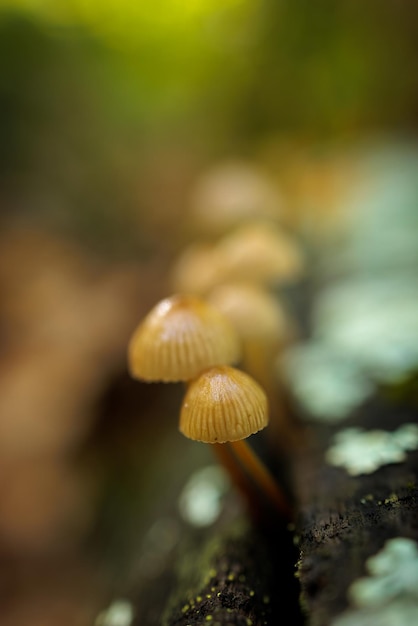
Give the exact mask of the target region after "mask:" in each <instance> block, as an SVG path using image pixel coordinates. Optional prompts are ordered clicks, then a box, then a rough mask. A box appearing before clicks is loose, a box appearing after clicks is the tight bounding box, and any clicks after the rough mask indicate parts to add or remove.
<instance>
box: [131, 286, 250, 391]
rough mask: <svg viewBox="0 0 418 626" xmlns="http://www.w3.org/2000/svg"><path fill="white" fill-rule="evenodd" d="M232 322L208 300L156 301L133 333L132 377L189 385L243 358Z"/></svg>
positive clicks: (176, 297)
mask: <svg viewBox="0 0 418 626" xmlns="http://www.w3.org/2000/svg"><path fill="white" fill-rule="evenodd" d="M240 351H241V346H240V340H239V337H238V333H237V331H236V330H235V328H234V327H233V325H232V323H231V322H230V321H229V320H228V319H227V318H226V317H225V316H224V315H223V313H221V312H220V311H218V309H216V308H215V307H214V306H213V305H211V304H209V303H207V302H206V301H205V300H204V299H202V298H199V297H198V296H193V295H183V294H174V295H172V296H170V297H168V298H165V299H163V300H161V301H160V302H158V303H157V304H156V305H155V306H154V307H153V308H152V309H151V311H150V312H149V313H148V315H147V316H146V317H145V318H144V319H143V320H142V322H141V323H140V324H139V325H138V327H137V328H136V330H135V331H134V333H133V335H132V337H131V339H130V342H129V346H128V366H129V371H130V374H131V376H132V377H133V378H136V379H139V380H144V381H147V382H153V381H154V382H157V381H161V382H178V381H188V380H190V379H192V378H194V377H195V376H197V374H199V373H200V372H201V371H202V370H204V369H205V368H207V367H210V366H212V365H219V364H232V363H235V362H237V361H238V360H239V358H240Z"/></svg>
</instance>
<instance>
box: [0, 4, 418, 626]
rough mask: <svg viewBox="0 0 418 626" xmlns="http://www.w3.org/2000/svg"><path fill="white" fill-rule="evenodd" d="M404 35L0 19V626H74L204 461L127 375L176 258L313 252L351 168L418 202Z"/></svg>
mask: <svg viewBox="0 0 418 626" xmlns="http://www.w3.org/2000/svg"><path fill="white" fill-rule="evenodd" d="M417 13H418V11H417V7H416V4H415V3H414V2H411V1H409V0H401V1H398V0H396V1H395V0H371V1H370V2H358V1H356V0H354V1H353V0H339V1H331V0H321V1H320V2H315V3H313V2H309V1H308V0H301V1H300V2H291V1H286V0H280V1H276V0H263V1H259V2H256V1H255V0H210V1H209V0H200V1H199V2H198V1H196V0H188V1H183V2H181V1H180V0H155V1H154V2H134V1H133V0H108V1H107V2H103V1H100V2H99V1H98V0H91V1H87V0H72V1H71V0H68V1H67V2H65V1H58V2H54V1H48V0H45V1H42V0H26V1H25V0H10V2H8V1H7V0H1V1H0V137H1V139H0V372H1V374H0V572H1V573H0V622H1V624H2V626H12V625H13V626H23V625H24V624H28V623H31V624H32V626H36V625H37V624H39V625H40V624H42V626H48V625H49V624H51V626H52V625H53V624H54V625H55V624H57V623H59V624H61V626H65V625H66V624H68V625H72V626H73V625H77V626H78V625H80V626H85V625H86V626H87V625H88V624H93V623H94V619H95V616H96V614H97V613H98V612H99V611H100V610H101V608H102V607H103V605H104V604H105V603H106V601H107V599H108V597H109V596H111V595H112V594H113V593H114V590H115V588H117V586H118V585H120V587H121V589H122V588H123V580H124V572H126V571H127V569H129V567H130V554H131V550H132V546H134V545H135V546H137V547H138V546H140V543H141V537H142V535H143V534H146V532H147V529H148V528H149V527H151V526H152V520H153V519H154V516H155V510H156V509H158V507H159V506H164V502H165V501H166V499H167V497H168V495H167V489H168V487H167V480H168V479H167V472H168V473H169V474H170V475H171V478H170V480H171V482H170V483H169V486H170V490H171V491H174V492H175V490H176V488H177V487H178V486H179V485H181V484H182V481H183V480H184V477H185V476H186V475H187V472H188V471H189V469H188V467H187V463H186V460H185V459H186V458H187V455H186V454H185V451H186V450H187V454H191V455H192V458H193V462H195V461H196V463H197V464H199V463H202V462H203V461H202V458H201V457H200V456H199V454H200V452H199V454H198V453H197V452H194V448H193V452H190V448H189V446H188V442H184V441H183V440H182V438H181V437H180V436H179V435H178V434H177V432H176V428H173V423H175V422H176V415H175V413H176V411H177V408H178V403H179V398H180V394H181V390H180V391H179V390H177V389H176V388H173V389H172V390H171V389H170V391H169V392H167V391H166V390H165V389H164V391H163V390H162V388H161V386H159V385H156V386H152V385H151V386H149V385H141V384H139V383H137V382H134V381H132V380H131V379H130V377H129V375H128V373H127V368H126V347H127V342H128V340H129V337H130V335H131V333H132V331H133V329H134V328H135V326H136V324H137V323H138V321H139V320H140V319H141V318H142V316H143V315H144V314H145V312H147V310H148V309H149V308H150V307H151V306H152V305H153V304H154V303H155V302H156V301H157V300H158V299H159V298H161V297H164V296H165V295H167V294H168V293H170V292H171V290H172V289H173V285H172V283H171V282H170V277H171V275H172V269H173V266H174V264H175V262H176V259H177V258H178V255H179V254H181V252H182V251H183V250H184V249H185V247H187V246H189V245H190V244H193V243H195V242H197V241H201V240H205V241H213V240H214V239H215V238H217V237H219V236H221V235H223V234H224V233H225V232H227V230H228V228H231V226H232V225H236V224H237V223H239V222H240V221H241V220H243V219H247V218H248V217H251V218H252V217H260V216H261V217H263V218H266V219H269V220H273V221H274V222H275V223H276V222H277V223H280V224H281V225H283V226H284V227H286V229H288V230H289V231H291V232H292V233H293V234H294V235H295V236H296V237H297V238H299V240H300V242H301V245H302V246H304V247H305V248H306V249H307V251H308V252H309V253H312V251H317V250H321V248H322V247H327V246H331V247H332V245H333V244H335V239H333V233H334V232H335V228H336V225H338V224H339V223H340V218H341V207H342V206H343V205H344V204H345V199H346V198H347V196H348V195H349V194H350V193H351V192H352V190H353V188H357V185H358V184H359V182H363V181H364V175H365V174H364V171H365V170H364V164H365V163H367V164H368V166H369V168H370V160H371V158H372V165H373V167H372V170H373V175H374V176H379V175H381V176H382V178H384V177H386V175H387V172H388V171H393V169H394V168H395V169H396V168H397V171H398V172H402V171H405V167H406V168H407V169H408V168H409V169H408V172H409V179H408V180H409V181H412V180H414V179H415V180H416V176H415V174H414V170H415V171H416V169H415V168H416V165H417V163H418V161H417V156H416V155H417V152H416V148H417V146H416V136H417V125H418V64H417V60H418V14H417ZM399 155H401V156H399ZM379 159H380V160H379ZM379 173H381V174H379ZM417 173H418V171H417ZM396 184H402V182H401V183H399V177H398V183H397V182H396V181H395V182H394V185H395V189H394V190H393V187H392V192H393V194H394V195H393V198H394V204H396ZM415 199H416V196H415ZM364 202H365V204H364V207H362V208H361V210H360V213H362V212H363V213H367V210H368V208H367V199H366V200H364ZM414 207H415V208H412V209H411V210H412V211H416V205H414ZM408 215H410V213H408ZM392 218H393V220H394V221H393V223H396V211H395V214H392ZM373 224H374V227H376V228H379V221H378V220H377V221H375V222H373ZM376 224H377V226H376ZM414 224H415V225H416V221H415V222H414ZM337 228H338V226H337ZM406 230H408V229H406ZM415 243H416V240H415ZM377 245H378V243H377ZM402 247H403V246H402V245H401V246H400V248H402ZM411 250H412V248H411ZM388 255H390V250H389V251H388ZM313 257H314V258H316V257H315V253H314V255H313ZM328 271H329V272H330V273H331V274H332V271H333V268H332V266H329V267H328ZM339 271H341V268H339ZM173 413H174V415H173ZM199 451H200V449H199ZM204 454H206V453H204ZM193 455H197V457H196V458H195V457H194V456H193ZM170 468H171V469H170ZM173 468H175V471H174V470H173ZM141 563H142V565H141ZM135 567H136V568H137V574H136V575H137V577H138V580H139V581H141V580H142V579H141V576H142V577H145V578H147V576H148V577H149V576H151V577H152V573H153V572H152V568H154V569H155V571H157V570H158V562H157V560H156V559H155V558H154V559H153V560H152V559H151V560H150V559H148V560H146V559H145V557H144V558H143V560H142V561H141V559H139V560H138V562H136V564H135ZM141 568H142V569H141ZM144 568H145V569H147V572H145V573H144Z"/></svg>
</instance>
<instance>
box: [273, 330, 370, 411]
mask: <svg viewBox="0 0 418 626" xmlns="http://www.w3.org/2000/svg"><path fill="white" fill-rule="evenodd" d="M279 367H280V374H281V375H282V376H284V377H285V379H286V381H287V383H288V384H289V385H290V387H291V389H292V393H293V394H294V396H295V397H296V399H297V401H298V402H299V404H300V405H301V406H302V407H303V408H304V409H305V411H306V412H307V414H308V415H309V417H311V418H313V419H315V420H318V421H329V422H331V421H339V420H342V419H345V418H346V417H348V415H349V414H350V412H351V411H352V410H353V409H354V408H356V407H357V406H358V405H359V404H361V403H362V402H363V401H364V400H365V399H366V398H367V397H368V396H370V394H371V393H372V391H373V388H374V386H373V384H372V383H371V381H370V380H369V379H368V378H367V377H366V376H365V374H364V372H363V371H362V370H361V369H360V368H359V367H358V366H357V364H356V362H355V361H354V359H349V358H347V357H345V356H344V354H343V353H342V352H338V351H336V350H333V349H332V348H331V346H328V345H327V344H326V343H325V342H320V341H309V342H307V343H305V344H303V345H300V346H295V347H293V348H292V349H290V350H289V351H288V352H287V353H286V354H285V355H284V356H282V357H281V359H280V361H279Z"/></svg>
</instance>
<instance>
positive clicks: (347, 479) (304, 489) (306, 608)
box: [294, 390, 418, 626]
mask: <svg viewBox="0 0 418 626" xmlns="http://www.w3.org/2000/svg"><path fill="white" fill-rule="evenodd" d="M406 422H408V423H411V422H415V423H416V422H417V411H416V408H414V403H413V402H412V401H411V399H407V400H406V402H405V400H403V401H401V400H400V399H399V398H396V397H394V396H393V395H392V394H390V393H387V390H386V391H385V390H380V392H379V393H378V395H377V396H376V397H375V398H374V399H373V400H372V401H370V402H369V403H367V404H366V405H365V406H363V407H362V408H361V409H360V410H358V412H357V414H356V415H353V416H352V417H351V418H350V419H349V420H345V421H344V427H350V426H361V427H363V428H366V429H385V430H389V431H391V430H395V429H396V428H398V427H399V426H400V425H401V424H402V423H406ZM339 428H341V426H339ZM335 430H337V428H334V429H333V428H325V427H318V426H316V427H313V428H312V430H311V431H310V432H309V436H308V437H307V442H309V443H308V444H307V446H306V448H305V449H303V450H301V452H300V454H299V455H298V457H297V458H295V462H294V476H295V491H296V494H297V496H298V498H299V501H298V509H299V511H298V519H297V523H296V528H295V538H296V539H297V544H298V549H299V554H300V556H299V561H298V566H297V577H298V580H299V584H300V600H301V607H302V610H303V612H304V614H305V616H306V623H307V624H309V626H326V625H328V624H331V623H332V620H333V619H334V618H336V617H337V616H339V615H340V614H341V613H342V612H343V611H344V610H345V609H346V608H347V607H348V599H347V590H348V587H349V585H350V584H351V583H352V582H353V581H354V580H356V579H358V578H359V577H360V576H365V575H367V572H366V567H365V562H366V559H367V558H368V557H370V556H371V555H374V554H375V553H377V552H378V551H379V550H381V549H382V547H383V546H384V543H385V541H386V540H388V539H391V538H393V537H408V538H411V539H413V540H415V541H417V540H418V515H417V513H418V488H417V474H418V452H416V451H415V452H409V453H408V455H407V459H406V461H405V462H402V463H396V464H393V465H385V466H382V467H380V468H379V469H378V470H377V471H375V472H373V473H372V474H366V475H360V476H354V477H353V476H349V475H348V474H347V472H346V471H345V470H344V469H340V468H336V467H332V466H330V465H328V464H326V463H325V462H324V457H323V453H324V450H325V448H326V447H327V446H328V445H329V442H330V438H331V437H332V435H333V434H334V432H335ZM417 611H418V607H417Z"/></svg>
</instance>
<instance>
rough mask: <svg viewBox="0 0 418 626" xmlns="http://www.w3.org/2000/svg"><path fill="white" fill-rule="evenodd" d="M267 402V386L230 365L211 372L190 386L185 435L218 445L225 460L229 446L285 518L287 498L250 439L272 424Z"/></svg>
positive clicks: (288, 514) (182, 413) (181, 426)
mask: <svg viewBox="0 0 418 626" xmlns="http://www.w3.org/2000/svg"><path fill="white" fill-rule="evenodd" d="M268 421H269V417H268V400H267V396H266V394H265V392H264V390H263V389H262V387H261V386H260V385H259V384H258V383H257V382H256V381H255V380H254V379H253V378H252V377H251V376H249V375H248V374H246V373H245V372H243V371H241V370H239V369H237V368H234V367H231V366H229V365H220V366H215V367H211V368H208V369H206V370H205V371H203V372H202V373H201V374H200V375H199V376H198V377H197V378H195V379H193V380H192V381H190V382H189V383H188V387H187V391H186V394H185V396H184V400H183V404H182V407H181V411H180V424H179V429H180V432H182V433H183V435H185V436H186V437H188V438H190V439H193V440H195V441H202V442H205V443H210V444H214V446H215V452H219V454H220V458H221V460H223V458H224V456H225V455H224V451H223V450H220V449H219V446H222V445H223V444H225V443H227V445H228V446H229V447H230V449H231V450H232V452H233V453H234V455H235V456H236V458H237V459H238V460H239V462H240V463H241V464H242V466H243V468H244V469H245V470H246V471H247V472H248V474H249V476H250V477H252V478H253V480H254V481H255V482H256V484H257V485H258V487H259V488H260V489H261V490H262V492H263V493H264V494H265V495H266V496H267V498H268V500H269V501H270V502H271V503H272V504H273V506H275V507H276V509H277V510H278V511H279V513H280V514H281V515H282V516H284V517H285V518H286V519H291V518H292V512H291V507H290V505H289V503H288V500H287V497H286V496H285V494H284V493H283V491H282V490H281V489H280V488H279V486H278V484H277V482H276V481H275V479H274V478H273V476H272V475H271V473H270V472H269V470H268V469H267V467H266V466H265V465H264V463H263V462H262V461H261V459H260V458H259V457H258V456H257V455H256V454H255V452H254V451H253V449H252V448H251V446H250V445H249V444H248V443H247V442H246V441H245V439H246V438H247V437H249V436H250V435H252V434H254V433H256V432H258V431H260V430H262V429H263V428H265V427H266V426H267V424H268Z"/></svg>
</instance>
